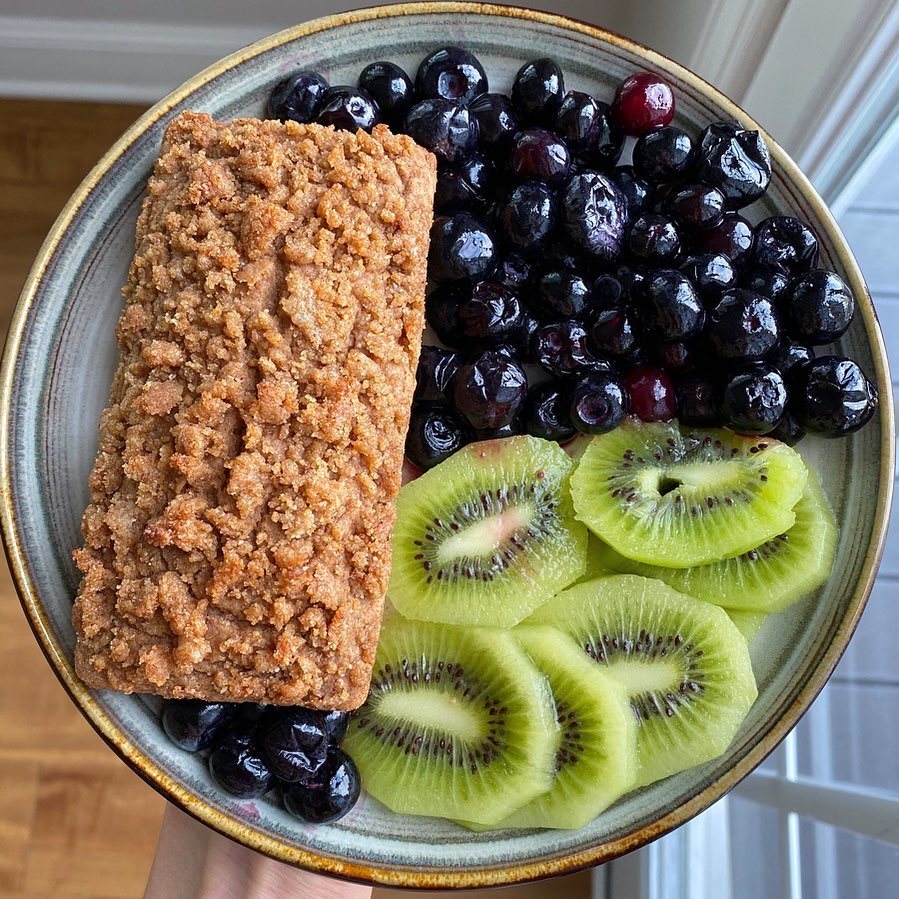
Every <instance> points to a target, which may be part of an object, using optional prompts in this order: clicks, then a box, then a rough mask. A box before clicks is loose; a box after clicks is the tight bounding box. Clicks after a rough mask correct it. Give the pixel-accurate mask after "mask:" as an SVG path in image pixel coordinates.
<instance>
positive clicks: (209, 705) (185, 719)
mask: <svg viewBox="0 0 899 899" xmlns="http://www.w3.org/2000/svg"><path fill="white" fill-rule="evenodd" d="M234 711H235V707H234V705H233V704H232V703H228V702H206V701H205V700H202V699H167V700H166V702H165V705H164V706H163V709H162V727H163V730H164V731H165V732H166V734H167V736H168V738H169V739H170V740H171V741H172V742H173V743H174V744H175V745H176V746H177V747H178V748H179V749H185V750H187V752H197V751H198V750H200V749H205V748H206V747H207V746H210V745H211V744H212V742H213V741H214V740H215V738H216V736H217V735H218V734H219V733H220V732H221V731H222V730H223V729H224V728H225V726H226V725H227V724H228V722H229V721H230V720H231V719H232V718H233V717H234Z"/></svg>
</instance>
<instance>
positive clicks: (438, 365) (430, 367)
mask: <svg viewBox="0 0 899 899" xmlns="http://www.w3.org/2000/svg"><path fill="white" fill-rule="evenodd" d="M458 368H459V357H458V356H457V355H456V353H453V352H451V351H450V350H442V349H440V347H437V346H423V347H422V348H421V355H420V356H419V357H418V368H417V369H416V370H415V401H416V402H426V403H437V402H441V401H443V400H445V399H446V398H447V396H448V395H449V394H450V392H451V391H452V386H453V378H454V377H455V376H456V370H457V369H458Z"/></svg>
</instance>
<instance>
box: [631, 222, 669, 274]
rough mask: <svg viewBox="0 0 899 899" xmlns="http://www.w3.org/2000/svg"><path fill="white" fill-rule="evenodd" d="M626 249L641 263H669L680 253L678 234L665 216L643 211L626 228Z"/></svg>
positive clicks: (654, 264)
mask: <svg viewBox="0 0 899 899" xmlns="http://www.w3.org/2000/svg"><path fill="white" fill-rule="evenodd" d="M627 249H628V251H629V252H630V254H631V256H632V257H633V258H634V259H635V260H636V261H637V262H640V263H642V264H643V265H650V266H664V265H671V264H672V263H673V262H675V260H676V259H677V257H678V254H679V253H680V249H681V242H680V234H678V231H677V227H676V226H675V224H674V222H672V221H671V219H669V218H668V217H667V216H664V215H659V214H658V213H656V212H648V213H644V214H643V215H641V216H640V218H638V219H637V220H636V221H635V222H634V223H633V224H632V225H631V226H630V229H629V230H628V233H627Z"/></svg>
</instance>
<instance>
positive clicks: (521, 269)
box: [493, 251, 532, 290]
mask: <svg viewBox="0 0 899 899" xmlns="http://www.w3.org/2000/svg"><path fill="white" fill-rule="evenodd" d="M531 274H532V272H531V263H530V262H529V261H528V260H527V259H526V258H525V257H524V256H523V255H522V254H521V253H516V252H514V251H513V252H511V253H506V255H505V256H503V258H502V259H501V260H500V261H499V265H497V267H496V272H494V275H493V280H494V281H499V283H500V284H505V285H506V287H510V288H511V289H512V290H520V289H522V288H523V287H524V286H525V285H526V284H527V283H528V282H529V281H530V279H531Z"/></svg>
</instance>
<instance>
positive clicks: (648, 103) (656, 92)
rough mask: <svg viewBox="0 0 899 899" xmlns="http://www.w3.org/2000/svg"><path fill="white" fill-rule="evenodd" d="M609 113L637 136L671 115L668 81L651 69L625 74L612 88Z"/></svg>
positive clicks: (666, 119) (671, 102)
mask: <svg viewBox="0 0 899 899" xmlns="http://www.w3.org/2000/svg"><path fill="white" fill-rule="evenodd" d="M612 117H613V118H614V119H615V122H616V123H617V125H618V127H619V128H621V130H622V131H624V133H625V134H632V135H634V137H640V136H641V135H643V134H647V133H648V132H650V131H652V130H653V129H654V128H661V127H662V126H663V125H670V124H671V120H672V119H673V118H674V93H673V92H672V90H671V85H670V84H668V82H667V81H665V80H664V79H662V78H660V77H659V76H658V75H653V74H652V73H651V72H640V73H639V74H638V75H631V76H630V77H629V78H625V79H624V81H622V82H621V84H619V85H618V90H617V91H615V99H614V100H613V101H612Z"/></svg>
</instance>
